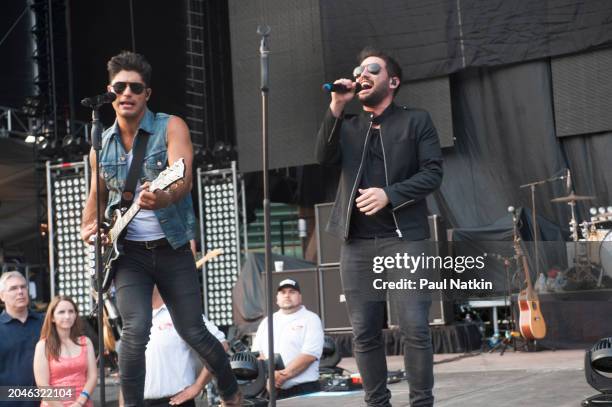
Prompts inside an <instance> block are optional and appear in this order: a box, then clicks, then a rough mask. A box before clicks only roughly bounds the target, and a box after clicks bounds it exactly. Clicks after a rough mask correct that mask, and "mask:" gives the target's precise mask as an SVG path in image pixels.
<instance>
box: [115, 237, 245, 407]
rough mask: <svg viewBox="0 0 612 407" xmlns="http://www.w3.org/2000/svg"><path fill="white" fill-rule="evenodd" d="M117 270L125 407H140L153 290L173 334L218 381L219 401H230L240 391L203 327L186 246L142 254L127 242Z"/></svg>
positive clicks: (196, 283) (197, 288)
mask: <svg viewBox="0 0 612 407" xmlns="http://www.w3.org/2000/svg"><path fill="white" fill-rule="evenodd" d="M116 267H117V273H116V275H115V287H116V289H117V306H118V308H119V313H120V314H121V318H122V321H123V332H122V335H121V352H120V354H119V371H120V375H121V389H122V391H123V397H124V398H125V405H126V406H142V405H143V395H144V380H145V371H146V367H145V348H146V345H147V343H148V341H149V333H150V330H151V296H152V293H153V285H154V284H156V285H157V288H158V289H159V292H160V294H161V296H162V298H163V299H164V302H165V303H166V306H167V307H168V311H169V312H170V316H171V317H172V321H173V323H174V326H175V328H176V331H177V332H178V333H179V335H180V336H181V337H182V338H183V340H185V342H187V343H188V344H189V346H191V347H192V348H193V349H194V350H195V351H196V352H197V353H198V354H199V355H200V357H201V358H202V359H203V361H204V364H205V365H206V367H207V368H208V369H209V370H210V371H211V372H212V373H213V374H214V375H215V376H216V378H217V383H218V387H219V392H220V394H221V397H222V398H224V399H227V398H231V396H232V395H233V394H235V393H236V391H238V383H237V382H236V378H235V377H234V374H233V373H232V370H231V367H230V364H229V360H228V358H227V355H226V354H225V351H224V349H223V347H222V346H221V343H220V342H219V341H218V340H217V339H216V338H215V337H214V336H213V335H212V334H211V333H210V332H209V331H208V330H207V329H206V326H205V325H204V322H203V321H202V297H201V296H200V284H199V281H198V274H197V269H196V268H195V263H194V261H193V255H192V253H191V250H190V249H189V245H188V244H186V245H184V246H183V247H180V248H178V249H176V250H175V249H173V248H172V247H171V246H169V245H166V246H161V247H157V248H154V249H146V248H144V247H142V246H139V245H135V244H131V243H129V242H126V244H125V254H124V255H122V256H121V257H119V259H118V260H117V264H116Z"/></svg>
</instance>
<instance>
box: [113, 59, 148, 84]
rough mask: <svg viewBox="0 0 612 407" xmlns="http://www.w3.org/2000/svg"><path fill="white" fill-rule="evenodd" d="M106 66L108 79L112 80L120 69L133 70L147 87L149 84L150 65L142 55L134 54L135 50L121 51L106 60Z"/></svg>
mask: <svg viewBox="0 0 612 407" xmlns="http://www.w3.org/2000/svg"><path fill="white" fill-rule="evenodd" d="M106 68H107V70H108V78H109V80H110V81H112V80H113V78H114V77H115V76H116V75H117V74H118V73H119V72H120V71H135V72H138V73H139V74H140V76H141V77H142V80H143V81H144V83H145V85H146V86H147V87H150V85H151V72H152V68H151V65H150V64H149V62H147V60H146V59H145V57H144V56H142V55H140V54H136V53H135V52H131V51H121V52H120V53H119V54H117V55H115V56H114V57H112V58H111V59H109V60H108V63H107V64H106Z"/></svg>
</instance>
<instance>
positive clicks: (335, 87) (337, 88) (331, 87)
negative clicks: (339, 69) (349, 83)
mask: <svg viewBox="0 0 612 407" xmlns="http://www.w3.org/2000/svg"><path fill="white" fill-rule="evenodd" d="M322 88H323V90H324V91H325V92H327V93H332V92H335V93H349V92H355V93H359V91H361V84H360V83H359V82H355V87H354V88H353V89H349V88H347V87H346V86H344V85H342V84H339V83H324V84H323V86H322Z"/></svg>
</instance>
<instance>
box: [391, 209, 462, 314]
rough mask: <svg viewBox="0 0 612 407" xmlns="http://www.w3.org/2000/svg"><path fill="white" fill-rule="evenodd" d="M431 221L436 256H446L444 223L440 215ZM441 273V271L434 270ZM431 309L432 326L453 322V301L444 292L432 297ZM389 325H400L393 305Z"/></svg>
mask: <svg viewBox="0 0 612 407" xmlns="http://www.w3.org/2000/svg"><path fill="white" fill-rule="evenodd" d="M428 220H429V234H430V238H429V239H430V240H431V242H432V243H433V247H434V250H433V251H434V253H432V254H433V255H434V256H445V255H446V253H447V250H448V241H447V234H446V233H445V230H446V229H445V227H444V222H443V221H442V217H441V216H440V215H431V216H429V217H428ZM434 272H437V273H439V272H440V270H434ZM431 297H432V298H431V307H430V308H429V324H430V325H445V324H449V323H451V322H453V320H454V310H453V301H451V300H449V299H447V298H446V297H445V295H444V291H443V290H436V291H434V292H432V295H431ZM387 311H388V314H389V321H388V323H389V325H390V326H392V325H398V323H399V320H398V318H397V315H398V312H401V310H397V309H395V308H394V306H393V305H392V304H389V305H388V309H387Z"/></svg>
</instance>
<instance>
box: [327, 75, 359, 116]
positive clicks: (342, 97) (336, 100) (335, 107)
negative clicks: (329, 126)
mask: <svg viewBox="0 0 612 407" xmlns="http://www.w3.org/2000/svg"><path fill="white" fill-rule="evenodd" d="M334 84H340V85H344V86H346V87H347V88H349V89H354V88H355V82H353V81H352V80H350V79H345V78H342V79H338V80H337V81H335V82H334ZM354 96H355V93H354V92H348V93H338V92H332V94H331V99H332V100H331V103H330V104H329V108H330V110H331V112H332V114H333V115H334V117H340V115H342V111H343V110H344V106H346V104H347V103H348V102H350V101H351V99H353V97H354Z"/></svg>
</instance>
